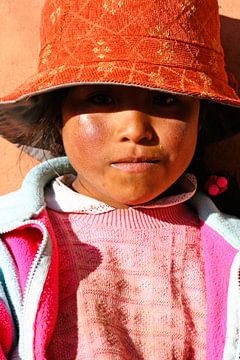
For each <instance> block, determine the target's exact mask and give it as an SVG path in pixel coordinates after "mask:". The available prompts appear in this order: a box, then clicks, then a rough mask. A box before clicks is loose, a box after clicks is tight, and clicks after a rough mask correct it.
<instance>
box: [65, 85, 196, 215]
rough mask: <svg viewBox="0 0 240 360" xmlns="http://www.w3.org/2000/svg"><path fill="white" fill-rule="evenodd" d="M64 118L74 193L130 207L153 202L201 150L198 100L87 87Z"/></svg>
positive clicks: (75, 93) (72, 98)
mask: <svg viewBox="0 0 240 360" xmlns="http://www.w3.org/2000/svg"><path fill="white" fill-rule="evenodd" d="M62 116H63V129H62V136H63V143H64V147H65V151H66V154H67V155H68V157H69V160H70V162H71V164H72V166H73V167H74V169H75V170H76V172H77V178H76V180H75V181H74V183H73V187H74V188H75V190H77V191H78V192H79V193H81V194H85V195H88V196H91V197H93V198H95V199H98V200H101V201H103V202H105V203H107V204H109V205H111V206H114V207H117V208H125V207H128V206H129V205H137V204H142V203H145V202H147V201H150V200H152V199H154V198H155V197H157V196H158V195H160V194H161V193H163V192H164V191H165V190H166V189H168V188H169V187H170V186H171V185H172V184H173V183H174V182H175V181H176V180H177V179H178V178H179V177H180V176H181V175H182V173H183V172H184V171H185V170H186V168H187V167H188V165H189V163H190V161H191V159H192V156H193V153H194V150H195V146H196V139H197V133H198V116H199V100H197V99H193V98H191V97H186V96H175V95H171V94H166V93H161V92H158V91H152V90H147V89H141V88H137V87H127V86H118V85H117V86H116V85H115V86H114V85H112V86H111V85H86V86H79V87H73V88H71V89H70V91H69V93H68V96H67V98H66V100H65V101H64V104H63V106H62Z"/></svg>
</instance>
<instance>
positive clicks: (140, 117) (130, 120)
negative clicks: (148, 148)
mask: <svg viewBox="0 0 240 360" xmlns="http://www.w3.org/2000/svg"><path fill="white" fill-rule="evenodd" d="M119 120H120V124H121V125H120V133H119V134H120V140H121V141H130V142H134V143H136V144H139V143H147V142H150V141H151V140H152V139H153V137H154V129H153V127H152V125H151V117H150V116H149V115H148V114H145V113H143V112H141V111H138V110H128V111H123V112H121V116H120V119H119Z"/></svg>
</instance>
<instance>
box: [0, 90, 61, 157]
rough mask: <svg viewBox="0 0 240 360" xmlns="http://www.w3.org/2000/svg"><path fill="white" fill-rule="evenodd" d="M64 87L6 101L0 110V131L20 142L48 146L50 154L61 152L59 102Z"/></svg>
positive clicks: (20, 143)
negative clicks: (14, 100) (10, 101)
mask: <svg viewBox="0 0 240 360" xmlns="http://www.w3.org/2000/svg"><path fill="white" fill-rule="evenodd" d="M67 93H68V89H67V88H66V89H61V90H56V91H53V92H49V93H46V94H42V95H36V96H33V97H31V98H30V99H27V100H24V101H21V102H19V103H18V104H17V105H14V106H12V105H9V106H8V107H7V108H6V109H5V110H4V111H2V112H1V113H0V116H1V118H0V134H1V135H2V136H3V137H5V138H6V139H7V140H9V141H11V142H13V143H15V144H18V145H20V146H23V150H24V146H31V147H34V148H40V149H44V150H48V151H49V152H50V153H51V155H52V156H62V155H65V151H64V147H63V143H62V136H61V128H62V114H61V106H62V103H63V101H64V98H65V97H66V96H67Z"/></svg>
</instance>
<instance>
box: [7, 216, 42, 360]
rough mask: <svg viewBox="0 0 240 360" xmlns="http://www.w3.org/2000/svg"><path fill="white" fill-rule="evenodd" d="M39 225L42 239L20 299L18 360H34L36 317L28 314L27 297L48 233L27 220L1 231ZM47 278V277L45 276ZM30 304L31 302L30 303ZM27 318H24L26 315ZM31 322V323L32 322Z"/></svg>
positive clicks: (39, 222)
mask: <svg viewBox="0 0 240 360" xmlns="http://www.w3.org/2000/svg"><path fill="white" fill-rule="evenodd" d="M33 224H34V225H39V226H40V228H41V230H42V231H43V239H42V241H41V243H40V245H39V248H38V250H37V253H36V254H35V257H34V259H33V261H32V264H31V266H30V270H29V272H28V276H27V280H26V285H25V288H24V292H23V298H22V306H21V317H20V320H19V321H20V324H19V346H18V350H19V358H20V359H24V360H33V359H34V348H33V323H34V321H35V317H36V312H35V313H34V314H31V315H32V317H31V316H30V314H29V311H28V296H29V292H30V289H31V284H32V280H33V278H34V276H35V274H36V269H37V266H38V265H39V263H40V261H41V259H42V258H43V252H44V250H45V248H46V245H47V241H48V232H47V228H46V226H45V225H44V224H43V223H42V222H41V221H39V220H28V221H26V222H18V223H15V224H14V225H13V226H11V227H9V228H5V229H4V231H1V233H2V234H6V233H8V232H10V231H13V230H15V229H17V228H19V227H23V226H27V225H33ZM46 277H47V276H46ZM46 277H45V279H44V282H43V284H42V289H43V286H44V284H45V280H46ZM41 294H42V290H41V291H40V292H39V294H38V297H37V302H36V304H35V305H36V307H37V306H38V303H39V300H40V297H41ZM30 303H31V302H30ZM25 314H26V315H27V316H26V315H25ZM33 315H34V316H33ZM32 320H33V321H32ZM26 331H27V333H28V334H29V332H30V333H31V340H32V341H31V345H30V346H27V347H26V345H28V344H29V343H30V341H29V340H30V339H29V335H28V336H27V339H26V341H25V337H26V334H25V333H26Z"/></svg>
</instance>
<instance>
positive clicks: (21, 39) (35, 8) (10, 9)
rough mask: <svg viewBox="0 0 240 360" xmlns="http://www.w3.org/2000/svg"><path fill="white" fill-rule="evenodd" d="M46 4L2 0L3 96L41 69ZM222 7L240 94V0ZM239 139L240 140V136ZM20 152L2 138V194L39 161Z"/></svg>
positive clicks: (228, 56) (41, 0) (222, 1)
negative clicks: (41, 26) (42, 16)
mask: <svg viewBox="0 0 240 360" xmlns="http://www.w3.org/2000/svg"><path fill="white" fill-rule="evenodd" d="M69 1H70V0H69ZM43 3H44V0H0V49H1V50H0V64H1V66H0V95H1V96H3V95H4V94H7V93H8V92H10V91H11V90H12V89H14V88H15V87H16V86H18V85H19V84H21V82H22V81H23V80H25V79H26V78H27V77H29V76H30V75H31V74H33V73H34V72H35V71H36V69H37V54H38V44H39V22H40V13H41V8H42V6H43ZM219 7H220V14H221V15H222V18H221V24H222V42H223V47H224V51H225V56H226V62H227V70H228V72H229V73H230V78H231V82H232V84H233V85H235V89H237V90H238V92H239V94H240V86H239V84H240V46H239V44H240V0H219ZM236 142H238V143H239V137H238V138H237V140H236ZM238 150H239V146H238ZM211 152H212V151H211ZM19 153H20V150H19V149H17V148H16V147H15V146H14V145H13V144H10V143H8V142H6V141H5V140H3V139H1V138H0V155H1V156H0V194H3V193H6V192H7V191H10V190H14V189H16V188H18V187H19V186H20V184H21V182H22V179H23V177H24V175H25V173H26V172H27V171H28V170H29V169H30V168H31V167H32V166H33V165H34V164H35V163H36V160H33V159H31V158H30V157H29V156H27V155H26V156H25V155H24V156H23V157H22V160H21V162H20V164H19Z"/></svg>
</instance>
